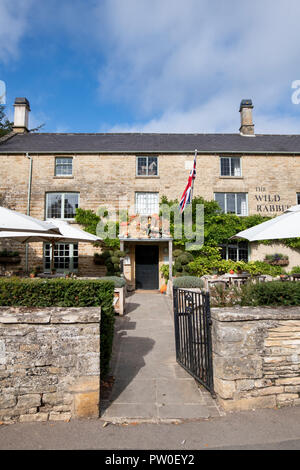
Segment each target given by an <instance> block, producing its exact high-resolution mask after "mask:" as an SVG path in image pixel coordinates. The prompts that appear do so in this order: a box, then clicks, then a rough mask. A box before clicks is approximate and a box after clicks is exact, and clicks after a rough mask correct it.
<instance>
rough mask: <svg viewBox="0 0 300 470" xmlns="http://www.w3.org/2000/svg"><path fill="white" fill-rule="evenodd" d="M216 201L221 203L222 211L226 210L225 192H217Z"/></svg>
mask: <svg viewBox="0 0 300 470" xmlns="http://www.w3.org/2000/svg"><path fill="white" fill-rule="evenodd" d="M215 201H216V202H217V203H218V204H219V206H220V207H221V209H222V211H223V212H225V194H224V193H215Z"/></svg>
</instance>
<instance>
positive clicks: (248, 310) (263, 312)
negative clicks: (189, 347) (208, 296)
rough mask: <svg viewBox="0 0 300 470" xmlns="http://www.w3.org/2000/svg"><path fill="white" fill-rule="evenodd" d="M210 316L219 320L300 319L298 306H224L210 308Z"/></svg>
mask: <svg viewBox="0 0 300 470" xmlns="http://www.w3.org/2000/svg"><path fill="white" fill-rule="evenodd" d="M211 317H212V319H214V320H217V321H219V322H242V321H259V320H300V307H294V306H293V307H241V306H235V307H224V308H212V309H211Z"/></svg>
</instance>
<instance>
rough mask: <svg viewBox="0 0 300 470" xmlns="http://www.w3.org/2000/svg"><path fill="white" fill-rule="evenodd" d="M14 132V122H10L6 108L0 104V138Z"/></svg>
mask: <svg viewBox="0 0 300 470" xmlns="http://www.w3.org/2000/svg"><path fill="white" fill-rule="evenodd" d="M12 130H13V122H10V121H9V120H8V119H7V117H6V115H5V106H4V105H3V104H0V137H3V136H4V135H6V134H9V133H10V132H12Z"/></svg>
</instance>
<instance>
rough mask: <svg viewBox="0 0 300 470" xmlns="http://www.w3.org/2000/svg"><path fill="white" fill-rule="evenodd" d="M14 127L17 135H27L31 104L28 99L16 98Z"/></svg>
mask: <svg viewBox="0 0 300 470" xmlns="http://www.w3.org/2000/svg"><path fill="white" fill-rule="evenodd" d="M14 108H15V113H14V125H13V130H14V132H17V133H23V134H24V133H27V132H29V130H28V119H29V112H30V104H29V101H28V99H27V98H16V99H15V103H14Z"/></svg>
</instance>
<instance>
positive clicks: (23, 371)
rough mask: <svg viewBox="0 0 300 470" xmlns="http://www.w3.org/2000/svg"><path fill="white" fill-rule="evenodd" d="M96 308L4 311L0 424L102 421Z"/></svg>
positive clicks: (1, 309) (0, 340) (0, 313)
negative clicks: (95, 419)
mask: <svg viewBox="0 0 300 470" xmlns="http://www.w3.org/2000/svg"><path fill="white" fill-rule="evenodd" d="M100 318H101V309H100V308H99V307H97V308H94V307H91V308H60V307H49V308H28V307H16V308H11V307H0V422H2V423H13V422H30V421H47V420H53V421H69V420H70V419H71V418H86V417H98V416H99V396H100Z"/></svg>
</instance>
